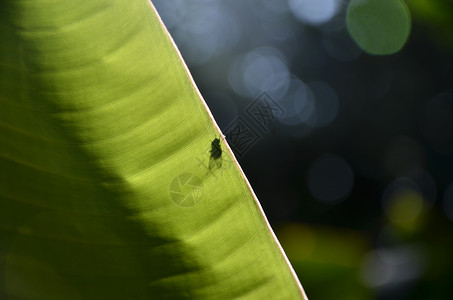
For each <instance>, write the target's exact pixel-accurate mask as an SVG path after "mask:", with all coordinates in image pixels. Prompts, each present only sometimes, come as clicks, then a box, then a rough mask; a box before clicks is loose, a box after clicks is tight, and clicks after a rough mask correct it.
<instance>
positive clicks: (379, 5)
mask: <svg viewBox="0 0 453 300" xmlns="http://www.w3.org/2000/svg"><path fill="white" fill-rule="evenodd" d="M346 26H347V28H348V31H349V34H350V35H351V37H352V38H353V40H354V41H355V42H356V43H357V45H358V46H359V47H360V48H362V49H363V50H364V51H365V52H367V53H369V54H373V55H388V54H393V53H396V52H398V51H399V50H401V48H402V47H403V46H404V44H405V43H406V41H407V39H408V37H409V33H410V30H411V17H410V12H409V9H408V8H407V6H406V4H405V3H404V1H401V0H351V2H350V3H349V5H348V8H347V13H346Z"/></svg>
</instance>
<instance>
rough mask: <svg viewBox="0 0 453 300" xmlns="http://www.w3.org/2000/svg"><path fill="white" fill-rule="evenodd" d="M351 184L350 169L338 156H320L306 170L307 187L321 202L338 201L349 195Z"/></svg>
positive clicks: (352, 178) (352, 180)
mask: <svg viewBox="0 0 453 300" xmlns="http://www.w3.org/2000/svg"><path fill="white" fill-rule="evenodd" d="M353 186H354V174H353V172H352V169H351V167H350V166H349V164H348V163H347V162H346V161H344V160H343V159H342V158H340V157H338V156H335V155H326V156H324V157H321V158H320V159H318V160H317V161H315V162H314V163H313V164H312V165H311V166H310V168H309V170H308V188H309V189H310V192H311V194H312V195H313V197H315V198H316V199H318V200H319V201H321V202H324V203H338V202H340V201H342V200H344V199H346V198H347V197H348V196H349V195H350V193H351V191H352V188H353Z"/></svg>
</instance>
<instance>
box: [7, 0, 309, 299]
mask: <svg viewBox="0 0 453 300" xmlns="http://www.w3.org/2000/svg"><path fill="white" fill-rule="evenodd" d="M0 41H1V43H0V272H1V276H0V298H2V299H4V298H7V299H8V298H10V299H149V298H157V299H163V298H170V299H174V298H176V299H180V298H214V299H225V298H238V297H244V298H250V299H255V298H256V299H271V298H275V299H297V298H304V297H305V296H304V293H303V290H302V287H301V286H300V284H299V282H298V280H297V278H296V277H295V275H294V272H293V271H292V268H291V266H290V265H289V263H288V261H287V259H286V256H285V254H284V253H283V251H282V250H281V248H280V246H279V243H278V241H277V240H276V238H275V236H274V234H273V233H272V230H271V229H270V227H269V225H268V223H267V221H266V218H265V216H264V214H263V213H262V210H261V208H260V205H259V203H258V202H257V200H256V198H255V197H254V195H253V192H252V190H251V188H250V186H249V185H248V183H247V180H246V179H245V177H244V176H243V174H242V172H241V170H240V167H239V165H238V164H237V162H236V161H235V159H234V158H233V156H232V154H231V151H230V149H229V147H228V145H227V144H226V143H225V141H224V140H223V139H222V141H221V144H220V145H221V148H222V160H223V163H222V164H221V165H219V164H214V167H212V168H210V167H209V164H210V159H211V157H210V153H211V152H210V151H211V141H212V140H213V139H214V138H215V137H216V136H217V137H218V136H219V135H220V133H219V130H218V127H217V126H216V125H215V122H214V121H213V119H212V116H211V114H210V112H209V110H208V108H207V106H206V104H205V103H204V101H203V99H202V98H201V96H200V95H199V93H198V91H197V89H196V87H195V85H194V83H193V81H192V79H191V77H190V75H189V73H188V71H187V69H186V68H185V65H184V63H183V61H182V59H181V57H180V56H179V54H178V52H177V50H176V48H175V47H174V45H173V44H172V41H171V39H170V37H169V35H168V33H167V32H166V30H165V29H164V27H163V25H162V23H161V22H160V21H159V18H158V16H157V14H156V13H155V10H154V9H153V7H152V5H151V4H150V3H149V2H148V1H147V0H129V1H123V0H110V1H107V0H90V1H87V0H81V1H57V0H3V1H1V2H0Z"/></svg>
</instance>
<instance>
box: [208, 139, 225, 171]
mask: <svg viewBox="0 0 453 300" xmlns="http://www.w3.org/2000/svg"><path fill="white" fill-rule="evenodd" d="M210 152H211V157H210V158H209V169H210V170H211V169H212V168H213V167H214V166H217V167H218V168H220V167H221V166H222V147H221V146H220V139H219V138H215V139H214V140H213V141H212V142H211V151H210Z"/></svg>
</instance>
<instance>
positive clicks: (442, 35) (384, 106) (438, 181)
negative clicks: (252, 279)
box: [152, 0, 453, 300]
mask: <svg viewBox="0 0 453 300" xmlns="http://www.w3.org/2000/svg"><path fill="white" fill-rule="evenodd" d="M152 1H153V3H154V5H155V6H156V8H157V10H158V12H159V13H160V15H161V17H162V19H163V21H164V23H165V24H166V26H167V27H168V30H169V31H170V33H171V35H172V36H173V38H174V40H175V42H176V44H177V45H178V47H179V49H180V51H181V53H182V56H183V57H184V59H185V60H186V63H187V64H188V66H189V69H190V70H191V72H192V74H193V76H194V79H195V81H196V83H197V85H198V87H199V89H200V91H201V93H202V94H203V96H204V98H205V100H206V102H207V103H208V105H209V107H210V108H211V110H212V112H213V114H214V116H215V118H216V120H217V122H218V123H219V126H220V127H221V129H222V131H223V133H224V134H225V135H226V136H227V139H228V140H229V143H230V145H231V147H232V148H233V149H234V150H235V152H236V155H237V157H238V159H239V162H240V163H241V166H242V167H243V169H244V171H245V173H246V175H247V177H248V179H249V180H250V182H251V184H252V186H253V188H254V190H255V192H256V194H257V196H258V198H259V199H260V201H261V203H262V206H263V208H264V210H265V212H266V214H267V216H268V218H269V221H270V222H271V225H272V226H273V228H274V229H275V231H276V233H277V236H278V237H279V239H280V241H281V243H282V245H283V247H284V248H285V250H286V252H287V255H288V257H289V259H290V260H291V262H292V264H293V266H294V268H295V270H296V272H297V274H298V276H299V278H300V279H301V282H302V284H303V286H304V288H305V290H306V292H307V295H308V296H309V297H310V298H311V299H336V300H341V299H347V300H350V299H452V298H453V286H452V285H451V282H453V268H452V267H453V260H452V259H451V256H452V253H453V224H452V222H453V1H449V0H410V1H409V0H408V1H400V0H351V1H347V0H344V1H343V0H280V1H277V0H249V1H239V0H229V1H221V0H152ZM263 104H265V105H263ZM266 104H267V108H268V109H267V110H266ZM257 110H260V111H261V116H262V118H261V120H262V121H263V120H264V121H265V122H264V123H260V122H259V120H258V122H257V120H256V119H254V116H255V117H256V116H257V115H256V114H254V112H256V111H257ZM263 125H264V126H263ZM241 128H242V129H244V130H245V133H246V134H245V135H244V136H243V139H242V140H241V139H237V135H236V136H235V135H234V134H232V133H233V132H234V131H235V130H239V131H240V129H241ZM239 131H238V132H239Z"/></svg>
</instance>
